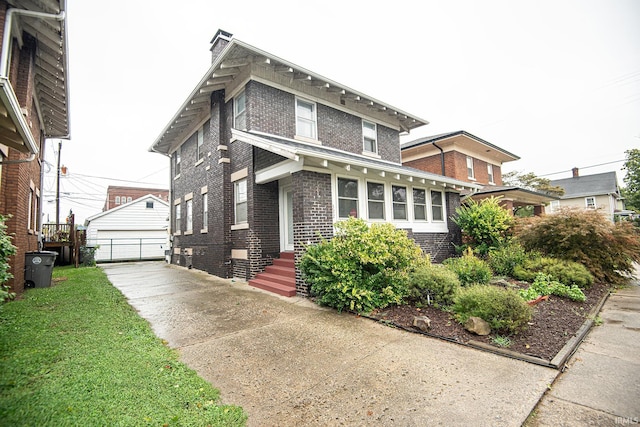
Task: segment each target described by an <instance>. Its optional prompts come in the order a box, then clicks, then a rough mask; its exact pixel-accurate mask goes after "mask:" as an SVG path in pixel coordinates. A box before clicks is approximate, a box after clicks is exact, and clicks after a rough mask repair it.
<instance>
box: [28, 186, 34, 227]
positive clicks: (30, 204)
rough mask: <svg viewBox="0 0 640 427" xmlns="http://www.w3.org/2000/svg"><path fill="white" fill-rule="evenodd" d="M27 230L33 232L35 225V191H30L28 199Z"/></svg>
mask: <svg viewBox="0 0 640 427" xmlns="http://www.w3.org/2000/svg"><path fill="white" fill-rule="evenodd" d="M27 203H28V206H27V230H31V229H32V228H31V226H32V225H33V190H32V189H29V197H28V198H27Z"/></svg>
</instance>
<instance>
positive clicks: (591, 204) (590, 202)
mask: <svg viewBox="0 0 640 427" xmlns="http://www.w3.org/2000/svg"><path fill="white" fill-rule="evenodd" d="M584 203H585V206H586V208H587V209H595V208H596V198H595V197H585V199H584Z"/></svg>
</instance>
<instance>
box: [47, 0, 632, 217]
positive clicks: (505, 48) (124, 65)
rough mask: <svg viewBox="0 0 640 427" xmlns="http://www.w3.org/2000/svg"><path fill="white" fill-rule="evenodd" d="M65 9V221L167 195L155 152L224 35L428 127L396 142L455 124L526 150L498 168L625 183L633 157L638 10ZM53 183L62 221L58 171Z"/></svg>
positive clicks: (186, 3)
mask: <svg viewBox="0 0 640 427" xmlns="http://www.w3.org/2000/svg"><path fill="white" fill-rule="evenodd" d="M67 3H68V31H69V33H68V40H69V87H70V93H71V104H70V108H71V135H72V139H71V140H70V141H63V143H62V163H63V164H64V165H65V166H67V168H68V176H66V177H64V178H62V179H61V189H62V203H61V215H62V217H64V216H66V214H67V213H68V212H69V209H73V211H74V212H75V213H76V220H77V221H78V222H82V221H84V219H85V218H86V217H88V216H90V215H93V214H96V213H99V212H100V211H101V209H102V206H103V204H104V200H105V196H106V187H107V185H110V184H111V185H126V186H136V183H138V184H139V185H140V186H161V187H166V188H168V186H169V169H168V165H169V163H168V159H167V158H166V157H164V156H162V155H160V154H153V153H149V152H148V148H149V147H150V146H151V144H152V143H153V142H154V141H155V139H156V138H157V137H158V135H159V133H160V132H161V130H162V129H163V128H164V126H165V125H166V124H167V123H168V122H169V120H170V119H171V118H172V117H173V115H174V114H175V113H176V112H177V110H178V107H179V106H180V105H181V104H182V103H183V102H184V101H185V99H186V97H187V96H188V95H189V93H190V92H191V91H192V90H193V88H194V87H195V85H196V84H197V83H198V82H199V80H200V79H201V78H202V77H203V75H204V73H205V71H206V70H207V68H208V67H209V65H210V62H211V57H210V52H209V47H210V44H209V42H210V41H211V38H212V37H213V35H214V34H215V32H216V31H217V30H218V29H219V28H221V29H224V30H226V31H228V32H231V33H233V34H234V36H235V37H236V38H238V39H239V40H242V41H244V42H247V43H249V44H251V45H253V46H255V47H257V48H260V49H263V50H265V51H267V52H269V53H271V54H274V55H276V56H279V57H281V58H283V59H286V60H288V61H290V62H293V63H294V64H297V65H299V66H302V67H304V68H307V69H309V70H312V71H314V72H317V73H319V74H321V75H323V76H325V77H327V78H329V79H332V80H335V81H337V82H339V83H342V84H345V85H347V86H349V87H351V88H352V89H355V90H358V91H360V92H363V93H365V94H367V95H370V96H372V97H374V98H376V99H379V100H381V101H383V102H386V103H388V104H391V105H393V106H394V107H396V108H399V109H401V110H404V111H407V112H409V113H411V114H413V115H416V116H418V117H421V118H423V119H426V120H428V121H429V122H430V124H429V125H427V126H424V127H422V128H419V129H416V130H414V131H413V132H412V133H411V134H410V135H408V136H406V137H403V138H402V141H403V142H404V141H408V140H412V139H416V138H419V137H422V136H427V135H434V134H439V133H443V132H449V131H456V130H461V129H462V130H466V131H467V132H470V133H472V134H474V135H476V136H478V137H480V138H482V139H485V140H487V141H489V142H490V143H492V144H494V145H497V146H499V147H501V148H503V149H505V150H507V151H509V152H511V153H513V154H516V155H517V156H519V157H520V158H521V160H518V161H515V162H511V163H507V164H505V165H504V171H505V172H508V171H512V170H517V171H521V172H534V173H536V174H537V175H539V176H546V177H548V178H551V179H558V178H565V177H568V176H570V172H567V171H570V169H571V168H573V167H579V168H580V170H581V174H582V175H590V174H594V173H599V172H606V171H616V172H617V173H618V178H619V182H620V184H623V182H622V176H623V171H621V170H620V168H621V167H622V163H623V161H624V158H625V154H624V152H625V150H628V149H631V148H639V147H640V24H639V23H640V1H637V0H606V1H605V0H598V1H595V0H578V1H565V0H532V1H512V0H505V1H496V0H483V1H476V0H446V1H445V0H441V1H432V0H422V1H403V0H396V1H394V2H384V5H376V4H375V3H374V2H371V1H334V0H328V1H322V2H311V3H304V2H303V3H300V2H299V1H264V0H260V1H240V0H237V1H226V2H221V1H210V0H208V1H205V0H182V1H180V2H179V3H176V2H174V1H172V2H168V1H164V0H155V1H151V0H147V1H144V0H131V1H128V2H126V3H124V4H121V3H117V2H116V3H113V5H114V6H113V7H109V3H104V2H103V3H99V2H93V1H86V0H68V2H67ZM105 5H106V6H107V7H105ZM54 147H55V148H56V149H57V143H56V142H53V143H49V146H48V148H47V153H46V154H47V159H48V161H49V162H51V163H52V164H55V159H56V157H55V153H54ZM596 165H601V166H597V167H596ZM560 172H563V173H560ZM550 174H554V175H550ZM46 176H47V180H46V182H45V185H44V186H43V187H44V196H45V204H44V208H45V213H48V214H49V216H50V219H51V221H54V220H55V203H54V199H55V179H54V178H55V167H53V168H51V170H50V171H49V172H48V173H47V175H46ZM103 178H109V179H103ZM45 220H46V217H45Z"/></svg>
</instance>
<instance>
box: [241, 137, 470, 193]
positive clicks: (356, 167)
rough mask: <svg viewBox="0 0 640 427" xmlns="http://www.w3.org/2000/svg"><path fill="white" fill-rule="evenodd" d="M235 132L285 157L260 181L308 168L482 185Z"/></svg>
mask: <svg viewBox="0 0 640 427" xmlns="http://www.w3.org/2000/svg"><path fill="white" fill-rule="evenodd" d="M231 134H232V138H231V142H234V141H242V142H245V143H247V144H251V145H253V146H254V147H258V148H262V149H263V150H266V151H269V152H271V153H274V154H278V155H280V156H282V157H283V161H282V162H280V163H278V164H277V165H273V166H270V167H268V168H264V169H262V170H259V171H256V182H257V183H259V184H260V183H266V182H270V181H274V180H276V179H280V178H283V177H285V176H288V175H290V174H291V173H293V172H296V171H299V170H303V169H304V170H316V171H321V172H325V173H326V172H329V171H331V170H333V171H341V172H342V173H344V174H347V175H349V174H364V175H371V176H372V177H374V176H376V177H379V178H385V177H389V178H392V179H394V180H397V181H402V182H408V183H411V182H413V183H419V184H429V185H434V186H436V185H437V186H442V187H446V188H450V189H452V190H456V191H463V190H468V191H471V192H475V191H477V190H478V189H480V188H481V186H479V185H476V184H472V183H468V182H464V181H460V180H457V179H453V178H449V177H446V176H442V175H437V174H433V173H429V172H425V171H422V170H419V169H414V168H410V167H407V166H402V164H400V163H395V162H390V161H386V160H381V159H376V158H371V157H369V156H366V155H360V154H355V153H349V152H347V151H343V150H338V149H336V148H331V147H326V146H323V145H319V144H312V143H307V142H302V141H297V140H293V139H289V138H283V137H280V136H276V135H271V134H267V133H263V132H256V131H250V132H245V131H240V130H236V129H232V130H231Z"/></svg>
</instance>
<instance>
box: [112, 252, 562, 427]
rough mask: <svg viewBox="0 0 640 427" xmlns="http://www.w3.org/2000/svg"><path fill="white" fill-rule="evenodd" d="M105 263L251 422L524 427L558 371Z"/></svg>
mask: <svg viewBox="0 0 640 427" xmlns="http://www.w3.org/2000/svg"><path fill="white" fill-rule="evenodd" d="M102 268H103V269H104V271H105V272H106V273H107V275H108V276H109V279H110V280H111V282H112V283H113V284H114V285H115V286H116V287H117V288H118V289H120V291H121V292H122V293H123V294H124V295H125V296H126V297H127V298H128V300H129V302H130V304H131V305H132V306H133V307H134V308H135V309H137V310H138V312H139V313H140V315H141V316H142V317H144V318H145V319H147V320H148V321H149V322H150V323H151V326H152V327H153V329H154V331H155V333H156V334H157V335H158V336H159V337H161V338H163V339H165V340H167V341H168V342H169V345H170V346H171V347H174V348H177V349H179V351H180V354H181V359H182V361H184V362H185V363H186V364H187V365H189V366H190V367H191V368H193V369H195V370H196V371H197V372H198V374H199V375H200V376H202V377H203V378H205V379H206V380H208V381H210V382H211V383H212V384H213V385H214V386H215V387H217V388H219V389H220V391H221V394H222V400H223V402H224V403H227V404H234V405H240V406H242V407H243V408H244V410H245V411H246V412H247V413H248V415H249V421H248V425H249V426H301V425H305V426H334V425H335V426H339V425H345V426H371V425H378V426H432V425H433V426H436V425H448V426H449V425H465V426H468V425H474V426H520V425H521V424H522V423H523V421H524V420H525V419H526V418H527V416H528V415H529V413H530V412H531V410H532V409H533V408H534V407H535V405H536V403H537V402H538V400H539V399H540V397H541V396H542V394H543V393H544V391H545V390H546V389H547V386H548V385H549V384H551V383H552V382H553V381H554V379H555V377H556V375H557V374H558V371H556V370H553V369H549V368H544V367H541V366H536V365H532V364H529V363H526V362H522V361H518V360H513V359H508V358H505V357H501V356H497V355H494V354H490V353H485V352H482V351H479V350H474V349H470V348H466V347H463V346H460V345H457V344H452V343H448V342H444V341H441V340H438V339H433V338H428V337H425V336H422V335H418V334H412V333H409V332H405V331H402V330H397V329H393V328H390V327H387V326H383V325H382V324H379V323H376V322H374V321H371V320H368V319H364V318H359V317H357V316H354V315H350V314H344V313H343V314H340V313H337V312H335V311H333V310H328V309H323V308H319V307H317V306H316V305H314V304H313V303H311V302H310V301H308V300H305V299H302V298H284V297H277V296H274V295H272V294H268V293H265V292H263V291H260V290H257V289H254V288H250V287H249V286H248V285H247V284H246V283H245V282H237V281H232V280H227V279H220V278H217V277H215V276H211V275H208V274H206V273H203V272H199V271H196V270H187V269H184V268H181V267H176V266H169V265H167V264H164V263H162V262H145V263H126V264H108V265H103V266H102Z"/></svg>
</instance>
